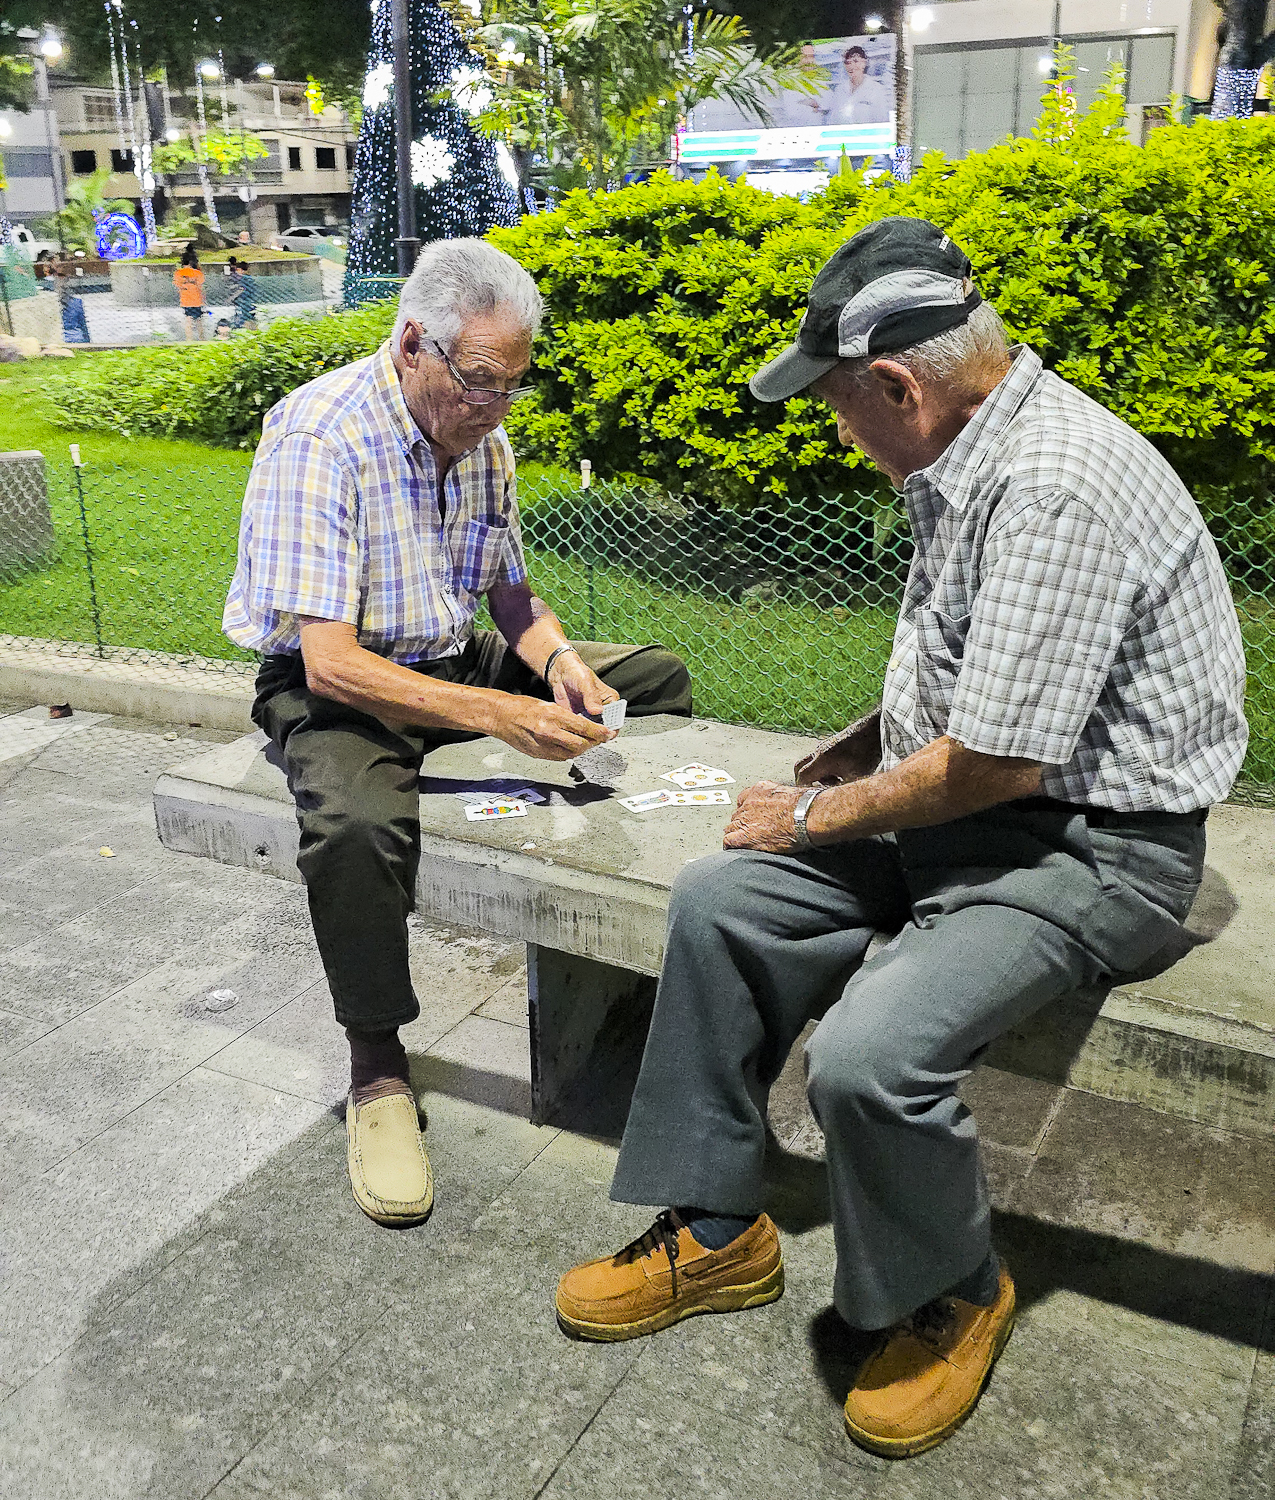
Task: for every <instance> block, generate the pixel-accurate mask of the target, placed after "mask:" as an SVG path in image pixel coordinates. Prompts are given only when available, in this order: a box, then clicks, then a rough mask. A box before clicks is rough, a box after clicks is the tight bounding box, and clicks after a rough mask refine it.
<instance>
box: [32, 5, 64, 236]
mask: <svg viewBox="0 0 1275 1500" xmlns="http://www.w3.org/2000/svg"><path fill="white" fill-rule="evenodd" d="M61 56H62V43H61V41H60V39H59V37H58V34H57V32H56V31H54V30H53V28H52V27H51V26H50V27H46V28H45V29H44V31H43V33H42V34H41V36H40V40H39V45H38V46H37V47H36V49H35V55H34V56H33V57H32V59H31V62H32V66H33V69H34V72H35V98H36V103H37V104H39V106H40V109H41V111H42V113H43V115H44V140H45V144H46V145H47V146H48V148H49V170H50V172H51V174H52V177H53V202H54V206H55V209H56V211H57V213H58V214H59V216H60V215H61V212H62V210H63V209H64V208H65V207H66V179H65V177H64V175H63V172H62V146H61V142H60V141H59V140H58V138H57V132H56V131H55V130H54V128H53V95H52V93H51V91H50V89H49V64H50V63H51V62H56V61H57V60H58V58H59V57H61ZM56 222H57V226H58V246H59V247H60V249H61V251H62V254H63V255H65V254H66V237H65V235H64V233H63V229H62V220H61V217H59V218H58V219H57V221H56Z"/></svg>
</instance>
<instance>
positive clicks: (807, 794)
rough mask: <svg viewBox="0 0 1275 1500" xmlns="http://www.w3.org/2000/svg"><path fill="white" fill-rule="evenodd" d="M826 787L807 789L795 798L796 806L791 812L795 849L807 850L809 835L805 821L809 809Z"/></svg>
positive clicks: (809, 844) (809, 845)
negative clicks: (795, 837) (795, 840)
mask: <svg viewBox="0 0 1275 1500" xmlns="http://www.w3.org/2000/svg"><path fill="white" fill-rule="evenodd" d="M827 790H828V788H827V787H826V786H811V787H807V788H806V790H805V791H804V792H802V794H801V796H800V797H798V798H797V805H796V807H794V808H793V810H792V826H793V832H794V833H795V834H796V836H797V848H798V849H809V848H810V847H811V843H810V833H809V831H808V830H807V828H806V819H807V818H808V817H809V816H810V808H811V806H812V804H813V803H814V800H815V798H816V797H817V796H818V795H819V793H820V792H826V791H827Z"/></svg>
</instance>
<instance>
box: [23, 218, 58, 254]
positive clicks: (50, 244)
mask: <svg viewBox="0 0 1275 1500" xmlns="http://www.w3.org/2000/svg"><path fill="white" fill-rule="evenodd" d="M11 239H12V242H13V244H15V245H16V246H17V247H18V249H19V250H21V251H22V252H23V254H24V255H26V256H27V257H29V259H31V260H34V259H35V258H36V256H37V255H39V254H40V252H41V251H42V250H48V251H51V252H52V253H53V254H54V255H57V254H58V251H59V246H58V242H57V241H56V240H40V239H37V238H36V237H35V235H34V234H32V233H31V231H30V230H29V229H28V228H27V226H26V225H25V224H15V225H13V228H12V233H11Z"/></svg>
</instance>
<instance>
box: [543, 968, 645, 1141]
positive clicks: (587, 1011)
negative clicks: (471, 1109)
mask: <svg viewBox="0 0 1275 1500" xmlns="http://www.w3.org/2000/svg"><path fill="white" fill-rule="evenodd" d="M654 999H655V980H654V979H651V978H649V977H648V976H647V975H645V974H635V973H633V972H632V971H631V970H629V969H617V968H615V967H614V966H613V965H612V964H604V963H599V962H598V961H597V959H593V958H580V957H579V956H577V955H576V954H574V953H559V952H558V951H557V950H556V949H553V948H542V947H541V946H540V945H539V944H538V943H528V944H527V1009H528V1019H529V1021H530V1023H531V1122H532V1124H533V1125H544V1124H547V1123H548V1121H549V1120H550V1119H551V1118H552V1117H553V1115H554V1114H555V1113H556V1112H557V1111H558V1109H559V1108H560V1107H561V1105H562V1104H563V1103H564V1102H565V1101H566V1099H567V1098H568V1097H569V1096H570V1095H572V1094H575V1093H580V1092H583V1091H584V1090H585V1089H586V1087H587V1088H588V1090H589V1091H590V1092H594V1091H596V1090H597V1088H599V1087H601V1086H602V1085H604V1084H605V1083H607V1082H608V1081H609V1080H610V1079H611V1078H613V1077H614V1076H615V1074H616V1073H617V1072H618V1071H619V1070H620V1068H621V1067H622V1065H623V1063H624V1062H625V1060H626V1058H627V1059H630V1060H631V1059H632V1057H633V1055H634V1053H636V1054H637V1055H638V1056H640V1054H641V1049H642V1046H643V1045H644V1043H645V1041H646V1032H647V1028H648V1026H649V1024H650V1018H651V1006H652V1004H653V1003H654Z"/></svg>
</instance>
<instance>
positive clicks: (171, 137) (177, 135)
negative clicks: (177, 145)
mask: <svg viewBox="0 0 1275 1500" xmlns="http://www.w3.org/2000/svg"><path fill="white" fill-rule="evenodd" d="M181 138H182V133H181V131H180V130H178V128H177V127H176V125H170V126H169V127H168V129H167V130H166V131H165V132H164V139H165V140H166V141H167V142H168V143H169V145H172V143H173V142H174V141H179V140H181Z"/></svg>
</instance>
